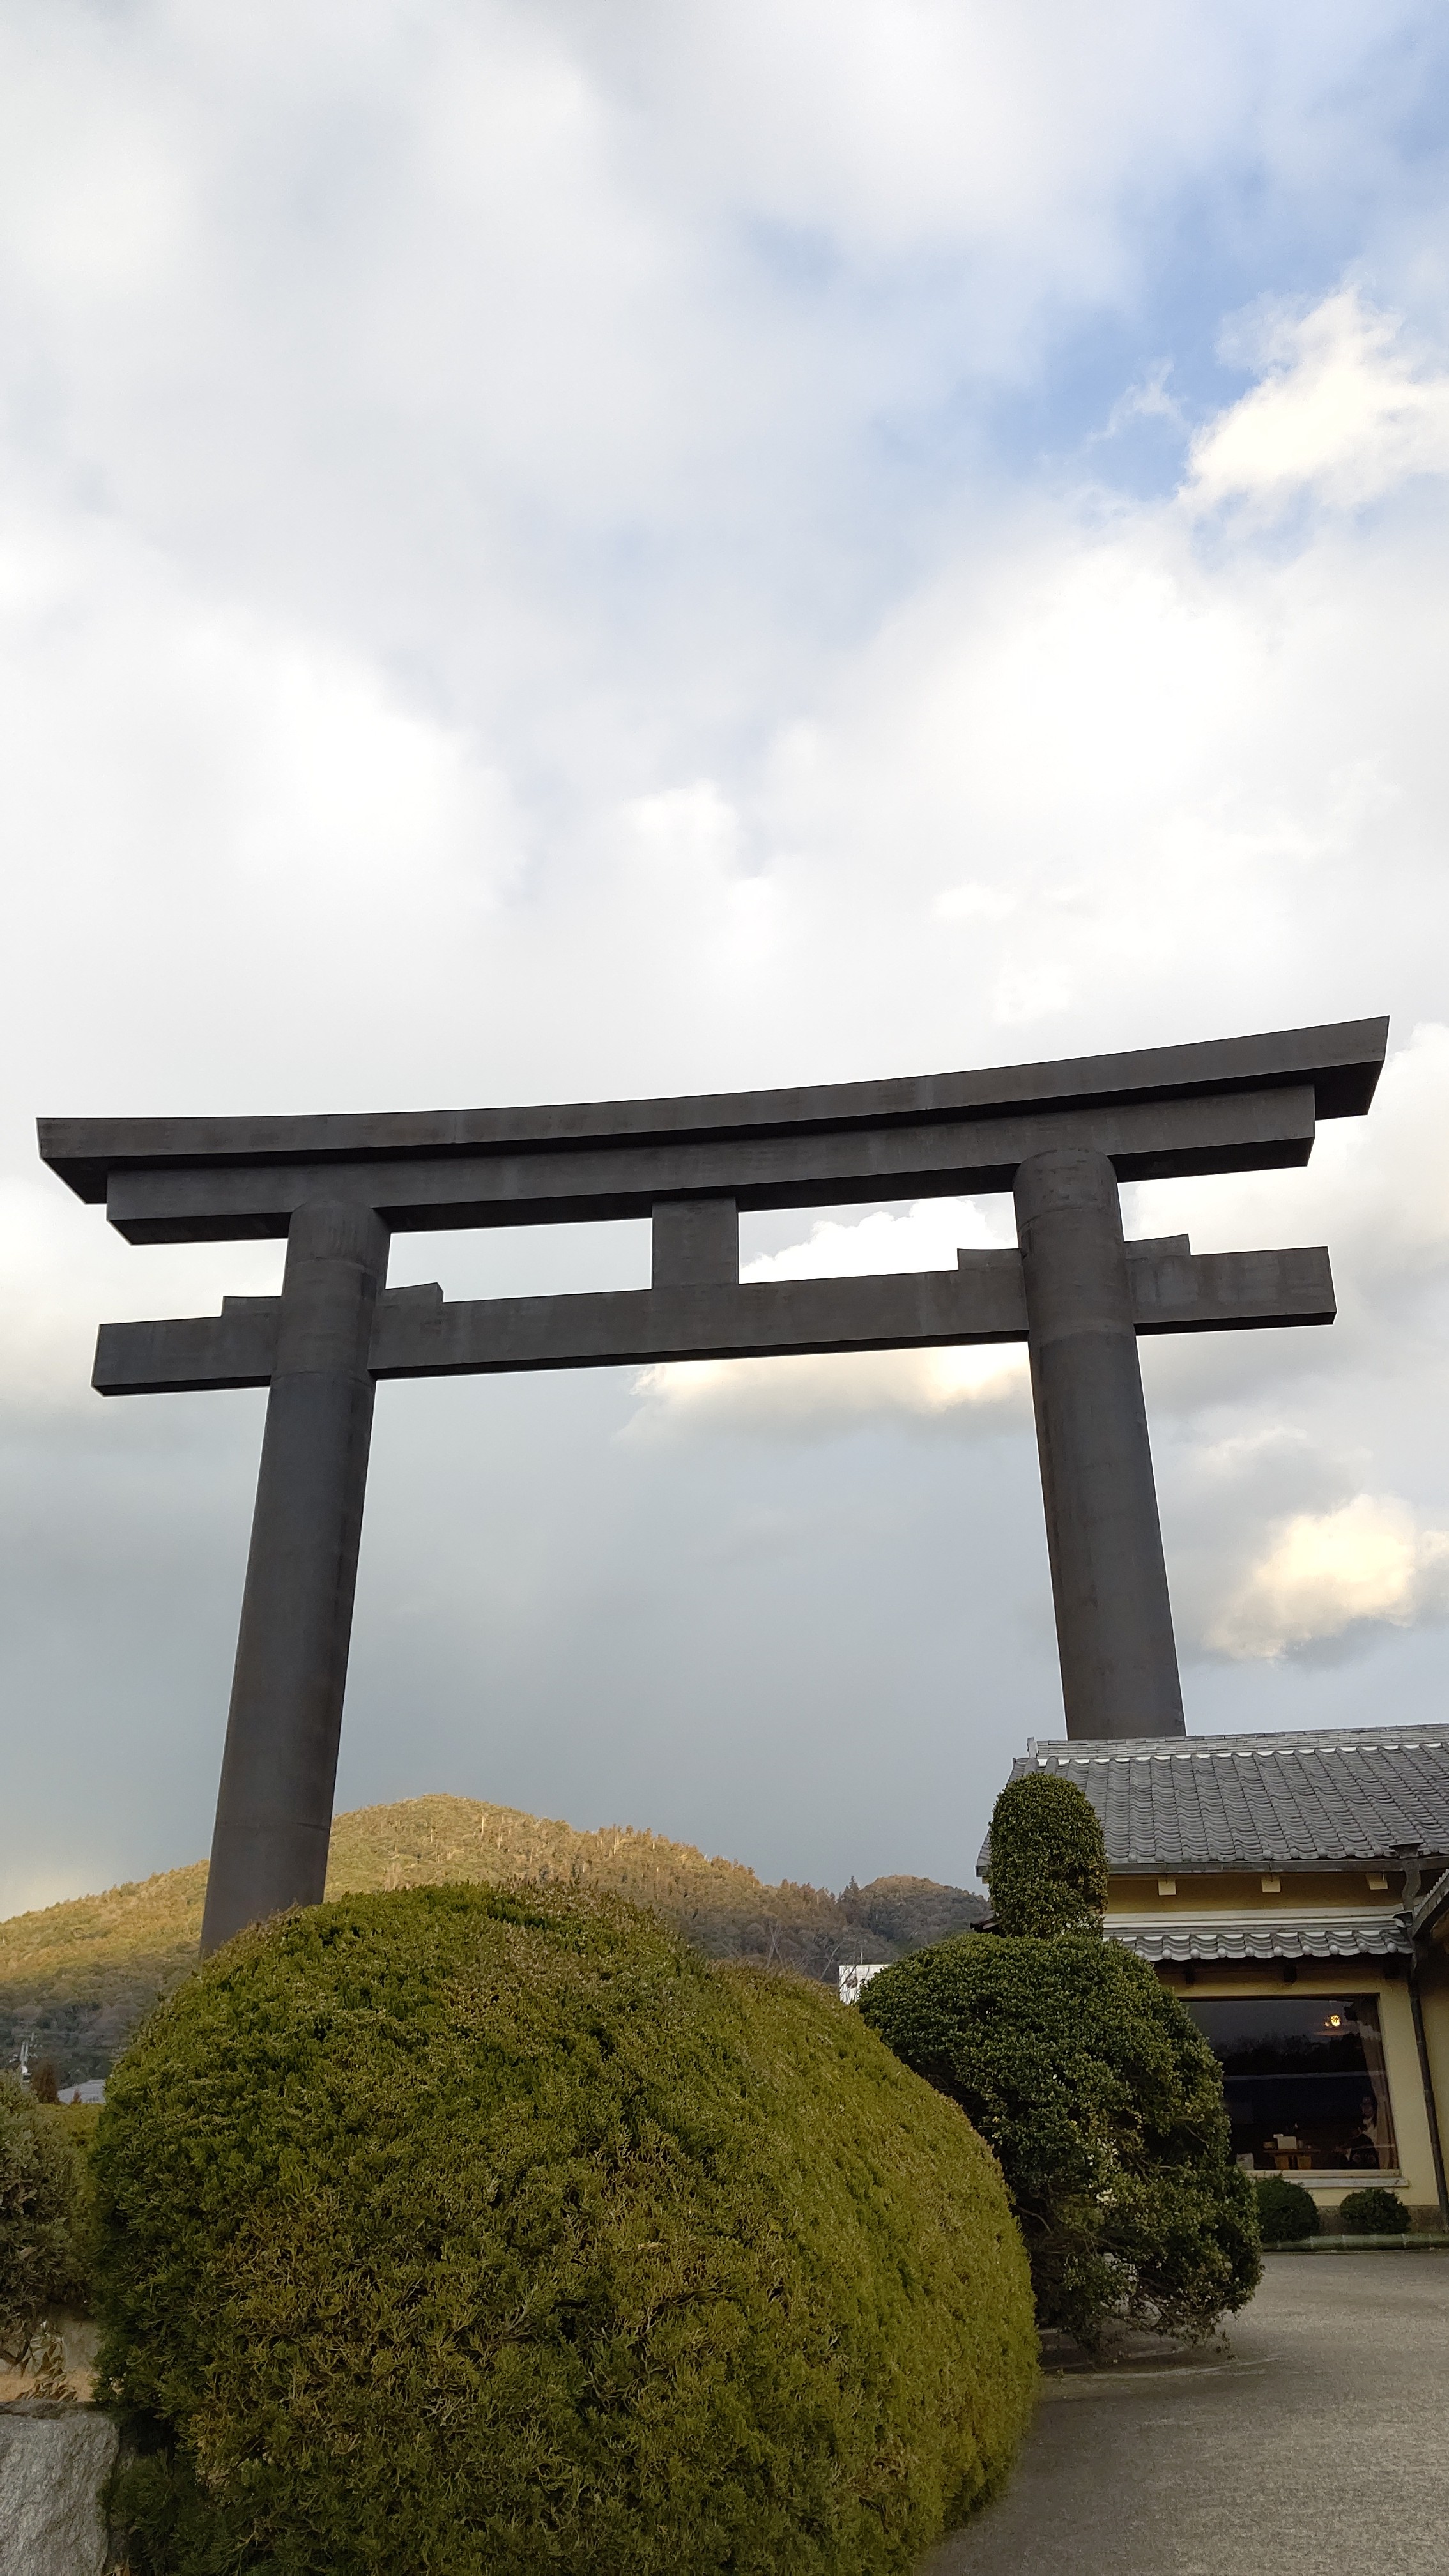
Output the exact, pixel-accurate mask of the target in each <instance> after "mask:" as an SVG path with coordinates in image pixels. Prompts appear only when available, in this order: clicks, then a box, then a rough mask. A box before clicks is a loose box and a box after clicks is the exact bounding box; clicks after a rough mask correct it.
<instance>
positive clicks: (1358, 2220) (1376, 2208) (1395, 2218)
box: [1338, 2182, 1409, 2236]
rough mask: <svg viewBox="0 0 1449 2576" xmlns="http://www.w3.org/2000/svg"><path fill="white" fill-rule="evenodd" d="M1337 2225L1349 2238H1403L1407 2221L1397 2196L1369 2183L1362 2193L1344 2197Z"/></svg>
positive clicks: (1406, 2228) (1354, 2192) (1351, 2192)
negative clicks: (1343, 2229)
mask: <svg viewBox="0 0 1449 2576" xmlns="http://www.w3.org/2000/svg"><path fill="white" fill-rule="evenodd" d="M1338 2215H1339V2221H1340V2224H1341V2225H1342V2226H1343V2227H1344V2228H1345V2229H1346V2231H1347V2233H1348V2234H1349V2235H1350V2236H1406V2235H1407V2234H1408V2229H1409V2221H1408V2217H1407V2214H1406V2212H1405V2209H1404V2204H1403V2202H1402V2201H1401V2200H1400V2198H1399V2196H1398V2193H1397V2192H1394V2191H1385V2190H1384V2188H1383V2185H1382V2184H1381V2183H1376V2182H1375V2183H1370V2184H1369V2186H1368V2188H1367V2190H1365V2191H1350V2192H1346V2193H1345V2194H1344V2200H1343V2206H1342V2208H1341V2209H1340V2210H1339V2213H1338Z"/></svg>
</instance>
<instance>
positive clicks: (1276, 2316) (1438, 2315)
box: [921, 2251, 1449, 2576]
mask: <svg viewBox="0 0 1449 2576" xmlns="http://www.w3.org/2000/svg"><path fill="white" fill-rule="evenodd" d="M1264 2271H1265V2277H1264V2281H1263V2286H1262V2288H1261V2289H1260V2290H1259V2292H1258V2295H1257V2297H1256V2298H1255V2299H1254V2301H1253V2303H1252V2306H1251V2307H1250V2308H1248V2309H1246V2310H1245V2311H1244V2313H1243V2315H1242V2316H1241V2317H1240V2318H1239V2319H1238V2320H1237V2322H1236V2324H1235V2325H1234V2327H1233V2329H1232V2333H1231V2336H1230V2339H1229V2341H1230V2350H1229V2352H1228V2353H1227V2354H1226V2355H1225V2354H1224V2353H1223V2352H1222V2351H1221V2350H1220V2349H1213V2350H1211V2351H1209V2352H1208V2353H1206V2354H1204V2355H1201V2356H1198V2357H1192V2356H1186V2357H1184V2358H1183V2359H1181V2360H1171V2359H1170V2360H1169V2361H1168V2362H1167V2364H1166V2366H1163V2364H1162V2362H1161V2360H1160V2359H1159V2358H1158V2357H1157V2356H1155V2355H1152V2356H1150V2357H1147V2358H1139V2359H1134V2360H1130V2361H1127V2362H1125V2363H1122V2364H1119V2365H1118V2366H1117V2367H1115V2368H1113V2369H1107V2370H1092V2369H1077V2370H1065V2371H1060V2372H1054V2373H1053V2374H1052V2375H1051V2376H1050V2377H1049V2378H1048V2380H1047V2382H1046V2394H1045V2396H1044V2398H1043V2402H1042V2404H1041V2406H1040V2407H1039V2409H1038V2411H1037V2417H1036V2422H1035V2424H1034V2425H1033V2427H1032V2430H1031V2432H1030V2434H1029V2435H1028V2436H1027V2440H1026V2442H1025V2444H1024V2446H1023V2449H1022V2455H1021V2458H1020V2460H1019V2462H1018V2464H1017V2469H1016V2475H1015V2477H1014V2478H1013V2480H1012V2483H1011V2485H1010V2487H1009V2488H1008V2489H1007V2492H1006V2494H1005V2495H1004V2496H1003V2497H1002V2499H1001V2501H1000V2503H999V2504H996V2505H994V2506H992V2508H991V2509H990V2511H989V2512H987V2513H985V2514H983V2515H982V2516H981V2517H980V2519H979V2520H978V2521H976V2522H973V2523H969V2524H967V2526H966V2527H965V2529H964V2530H962V2531H960V2532H958V2533H956V2534H955V2535H954V2536H953V2537H952V2538H951V2539H949V2540H947V2541H945V2542H943V2543H942V2545H941V2547H940V2548H939V2549H936V2550H934V2551H933V2552H932V2554H931V2556H930V2557H929V2558H928V2559H927V2560H926V2561H925V2562H924V2565H923V2567H922V2569H921V2576H1340V2571H1342V2576H1348V2571H1350V2570H1353V2571H1355V2576H1357V2571H1361V2570H1381V2571H1383V2576H1449V2252H1443V2253H1441V2252H1431V2251H1425V2252H1423V2253H1407V2252H1405V2253H1354V2254H1341V2255H1327V2254H1316V2255H1293V2254H1277V2255H1270V2256H1269V2257H1268V2258H1267V2261H1266V2264H1265V2267H1264ZM1138 2349H1139V2352H1140V2351H1141V2350H1142V2347H1138Z"/></svg>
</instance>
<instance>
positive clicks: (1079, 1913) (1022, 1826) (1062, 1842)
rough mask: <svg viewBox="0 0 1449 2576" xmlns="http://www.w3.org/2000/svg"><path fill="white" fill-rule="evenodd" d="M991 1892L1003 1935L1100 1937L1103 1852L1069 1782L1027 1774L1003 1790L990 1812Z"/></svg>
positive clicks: (1091, 1813)
mask: <svg viewBox="0 0 1449 2576" xmlns="http://www.w3.org/2000/svg"><path fill="white" fill-rule="evenodd" d="M990 1885H991V1910H992V1913H993V1914H994V1915H995V1918H996V1921H997V1923H998V1925H999V1926H1000V1928H1001V1930H1002V1931H1003V1932H1011V1933H1018V1934H1025V1935H1028V1936H1033V1937H1036V1938H1038V1939H1041V1940H1050V1939H1051V1937H1052V1935H1053V1934H1054V1933H1057V1932H1086V1933H1096V1934H1098V1935H1100V1933H1101V1929H1102V1909H1103V1907H1104V1906H1105V1904H1106V1902H1107V1851H1106V1845H1105V1844H1104V1842H1103V1840H1102V1828H1101V1825H1100V1823H1099V1822H1098V1819H1097V1813H1096V1810H1095V1808H1094V1807H1093V1806H1092V1803H1091V1801H1090V1799H1088V1798H1086V1797H1084V1795H1083V1793H1082V1791H1081V1790H1080V1789H1079V1788H1078V1787H1077V1785H1076V1783H1075V1781H1073V1780H1059V1779H1057V1778H1056V1777H1055V1776H1054V1774H1053V1773H1051V1772H1049V1771H1028V1772H1027V1773H1026V1774H1025V1776H1024V1777H1023V1778H1022V1779H1020V1780H1010V1781H1008V1782H1007V1785H1006V1787H1005V1788H1004V1789H1003V1790H1002V1792H1001V1795H1000V1797H999V1798H998V1799H997V1801H996V1804H995V1806H994V1807H993V1809H992V1811H991V1872H990Z"/></svg>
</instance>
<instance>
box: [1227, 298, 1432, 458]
mask: <svg viewBox="0 0 1449 2576" xmlns="http://www.w3.org/2000/svg"><path fill="white" fill-rule="evenodd" d="M1256 354H1257V357H1258V361H1259V364H1260V365H1262V367H1263V370H1264V372H1263V375H1262V378H1261V381H1260V382H1259V383H1258V384H1256V385H1255V386H1254V387H1253V389H1252V391H1251V393H1247V394H1244V396H1243V398H1242V401H1241V402H1238V403H1234V404H1233V405H1232V407H1231V409H1230V410H1228V411H1226V412H1222V413H1220V414H1219V415H1218V417H1217V419H1216V420H1214V421H1211V422H1209V423H1208V425H1207V427H1206V428H1204V429H1202V430H1200V431H1199V432H1198V434H1197V436H1196V437H1195V438H1194V440H1193V442H1192V449H1191V455H1190V460H1189V471H1188V479H1187V486H1186V492H1187V497H1188V498H1189V500H1190V501H1191V502H1192V503H1193V504H1195V505H1196V506H1197V507H1199V508H1212V507H1214V506H1216V505H1217V504H1218V503H1220V502H1224V501H1235V500H1243V501H1258V502H1264V503H1272V502H1283V501H1285V500H1291V499H1293V498H1294V497H1295V496H1296V495H1297V494H1299V493H1301V492H1306V491H1311V492H1313V493H1315V494H1316V495H1317V496H1318V497H1319V498H1320V499H1322V500H1324V501H1327V502H1330V503H1332V504H1335V505H1336V506H1338V507H1339V508H1345V509H1353V508H1356V507H1358V506H1359V505H1360V504H1362V503H1364V502H1366V501H1373V500H1377V499H1379V498H1380V496H1381V495H1382V494H1384V493H1385V492H1389V491H1392V490H1393V489H1394V488H1395V487H1396V486H1397V485H1398V484H1400V483H1403V482H1405V481H1407V480H1408V479H1409V478H1410V477H1411V476H1414V475H1418V474H1445V473H1449V371H1446V370H1445V369H1444V368H1443V367H1442V366H1437V365H1436V364H1435V358H1434V354H1433V353H1432V352H1426V351H1424V350H1422V349H1417V348H1415V347H1414V346H1413V344H1412V343H1411V342H1410V341H1409V340H1408V339H1407V337H1406V335H1405V331H1404V325H1403V320H1402V317H1401V316H1400V315H1398V314H1394V313H1386V312H1382V311H1379V310H1377V309H1376V308H1375V307H1374V306H1373V305H1371V304H1370V303H1368V302H1367V300H1366V299H1365V297H1364V295H1363V294H1362V292H1361V291H1360V289H1359V288H1357V287H1356V286H1353V285H1348V286H1343V287H1340V288H1339V289H1338V291H1337V293H1336V294H1333V295H1329V296H1326V297H1325V298H1324V300H1323V301H1322V303H1320V304H1316V305H1315V306H1314V307H1313V308H1312V310H1311V311H1310V312H1308V313H1305V314H1302V315H1301V316H1298V317H1295V318H1286V317H1280V318H1279V319H1277V320H1275V321H1273V322H1272V323H1271V324H1270V325H1269V326H1268V328H1267V329H1266V330H1265V331H1264V332H1263V333H1262V334H1261V335H1260V338H1259V342H1258V348H1257V352H1256Z"/></svg>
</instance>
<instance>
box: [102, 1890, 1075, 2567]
mask: <svg viewBox="0 0 1449 2576" xmlns="http://www.w3.org/2000/svg"><path fill="white" fill-rule="evenodd" d="M95 2161H96V2166H97V2173H98V2188H99V2196H100V2203H101V2225H102V2238H101V2255H100V2285H99V2305H100V2312H101V2315H102V2320H103V2337H102V2348H101V2372H102V2376H103V2381H104V2382H105V2384H106V2386H107V2390H108V2393H109V2396H110V2397H111V2399H112V2401H113V2402H116V2403H118V2404H119V2405H120V2407H121V2408H122V2409H123V2410H124V2414H125V2417H126V2418H127V2419H128V2423H129V2430H130V2432H131V2435H132V2437H133V2438H134V2439H135V2440H136V2441H137V2442H138V2444H139V2445H140V2446H141V2449H142V2456H140V2457H139V2458H138V2459H137V2460H136V2461H135V2462H134V2464H133V2465H132V2466H131V2467H130V2468H129V2469H128V2470H127V2471H126V2472H124V2473H123V2476H122V2478H121V2480H120V2481H119V2488H118V2503H119V2509H120V2513H121V2516H122V2519H123V2521H124V2523H125V2525H126V2527H127V2528H128V2530H129V2532H130V2535H131V2555H132V2562H133V2564H137V2565H140V2566H143V2567H145V2568H147V2569H150V2570H157V2571H160V2570H164V2571H168V2576H216V2571H221V2570H226V2571H231V2570H241V2569H244V2570H245V2571H246V2576H377V2571H378V2570H379V2569H384V2568H393V2567H398V2566H402V2565H407V2566H409V2567H417V2568H420V2569H422V2568H426V2569H427V2571H428V2576H541V2571H544V2570H547V2569H554V2570H558V2571H578V2576H584V2571H586V2570H587V2571H588V2576H704V2571H724V2570H726V2569H727V2570H729V2571H731V2576H766V2571H770V2572H771V2576H774V2571H777V2570H780V2569H784V2568H788V2569H789V2570H790V2571H791V2576H875V2571H886V2570H897V2569H900V2570H904V2569H906V2568H908V2567H909V2566H911V2565H912V2564H913V2563H914V2560H915V2558H916V2556H917V2555H918V2554H919V2552H920V2550H921V2549H922V2548H923V2547H924V2546H925V2545H927V2544H928V2543H929V2542H930V2540H931V2539H932V2538H933V2537H934V2535H935V2534H936V2533H937V2532H938V2531H939V2530H940V2528H941V2527H942V2526H943V2524H944V2523H946V2522H947V2521H949V2520H952V2519H954V2518H956V2517H957V2516H959V2515H960V2514H961V2513H963V2512H965V2511H966V2510H968V2509H969V2508H970V2507H971V2506H973V2505H974V2504H976V2503H978V2502H980V2501H981V2500H982V2499H984V2498H985V2497H986V2496H987V2495H989V2494H990V2493H991V2492H992V2491H993V2490H994V2488H995V2487H996V2486H997V2485H998V2484H999V2482H1000V2480H1001V2478H1002V2477H1003V2475H1004V2473H1005V2470H1006V2468H1007V2465H1008V2462H1009V2460H1010V2458H1011V2454H1012V2450H1013V2447H1014V2445H1015V2442H1016V2439H1017V2437H1018V2435H1019V2433H1020V2431H1021V2429H1022V2425H1023V2421H1024V2418H1025V2416H1026V2413H1027V2411H1028V2409H1029V2405H1030V2401H1031V2395H1032V2389H1033V2384H1034V2373H1035V2338H1034V2335H1033V2331H1032V2324H1031V2308H1030V2294H1029V2284H1028V2279H1027V2271H1026V2265H1025V2261H1024V2258H1023V2255H1022V2251H1021V2245H1020V2240H1019V2238H1018V2236H1017V2233H1016V2230H1015V2227H1014V2226H1013V2224H1012V2221H1011V2217H1010V2211H1009V2207H1008V2203H1007V2198H1006V2194H1005V2191H1004V2189H1003V2186H1002V2182H1001V2177H1000V2174H999V2172H998V2170H997V2168H996V2166H995V2164H994V2162H993V2160H992V2158H991V2156H990V2155H989V2153H988V2152H987V2150H986V2148H985V2147H984V2146H983V2145H982V2143H981V2141H980V2139H979V2138H977V2137H976V2136H975V2135H974V2134H973V2132H972V2131H971V2129H970V2128H969V2127H968V2125H967V2123H966V2122H965V2121H964V2120H963V2119H961V2117H960V2116H959V2114H958V2113H957V2112H956V2111H955V2110H954V2109H952V2108H950V2107H949V2106H948V2105H947V2104H945V2103H943V2102H940V2101H938V2100H936V2099H935V2098H933V2096H932V2095H931V2093H930V2092H929V2091H928V2089H927V2088H926V2087H925V2086H924V2085H920V2084H918V2083H917V2082H916V2080H915V2078H914V2077H913V2076H910V2075H908V2074H907V2072H906V2071H905V2069H904V2068H903V2067H901V2066H899V2065H898V2064H897V2063H896V2061H895V2060H894V2059H893V2058H892V2057H891V2056H890V2055H889V2054H888V2052H887V2051H886V2050H885V2049H883V2048H882V2047H881V2046H880V2045H879V2043H878V2042H877V2041H876V2039H875V2038H874V2037H873V2036H872V2034H871V2033H870V2032H869V2031H868V2030H867V2029H866V2028H865V2027H864V2025H863V2023H862V2022H861V2021H860V2019H859V2017H858V2016H857V2015H855V2014H848V2013H843V2012H842V2011H841V2009H840V2007H839V2005H838V2003H836V2002H835V2001H834V2000H833V1999H832V1998H831V1997H830V1996H828V1995H827V1994H825V1993H823V1992H822V1991H821V1990H820V1989H819V1988H818V1987H812V1986H807V1985H805V1984H804V1983H798V1982H796V1981H794V1980H792V1979H785V1978H779V1977H771V1976H768V1975H766V1974H764V1973H763V1972H761V1971H759V1970H752V1969H749V1968H743V1967H716V1966H712V1965H711V1964H710V1963H709V1962H708V1961H706V1960H704V1959H702V1958H701V1957H699V1956H698V1954H697V1953H695V1952H693V1951H692V1950H690V1949H688V1948H687V1947H686V1946H685V1945H684V1944H683V1943H682V1942H681V1941H680V1940H679V1939H678V1938H676V1937H675V1936H674V1935H673V1934H672V1933H670V1932H669V1931H667V1930H666V1929H665V1928H664V1927H663V1926H662V1925H661V1924H660V1923H659V1922H658V1921H657V1920H656V1919H655V1918H653V1917H651V1916H649V1915H646V1914H641V1913H639V1912H637V1911H635V1909H633V1908H632V1907H630V1906H627V1905H625V1904H623V1903H622V1902H620V1901H619V1900H617V1899H610V1898H589V1897H586V1896H582V1895H578V1894H572V1893H568V1892H565V1891H555V1890H554V1889H552V1888H546V1889H545V1888H515V1889H511V1890H501V1889H495V1888H488V1887H479V1886H476V1885H475V1886H466V1887H465V1886H446V1887H431V1888H418V1889H411V1890H407V1891H404V1892H401V1893H398V1894H392V1895H373V1896H362V1897H352V1898H347V1899H344V1900H342V1901H341V1902H339V1903H335V1904H331V1905H323V1906H318V1907H315V1908H313V1909H311V1910H310V1911H308V1912H306V1913H302V1914H298V1915H294V1916H292V1917H290V1918H288V1919H286V1920H284V1921H283V1922H281V1923H280V1924H276V1925H272V1926H270V1927H267V1928H265V1929H263V1930H260V1931H256V1932H252V1933H246V1934H243V1935H242V1936H241V1937H240V1938H239V1939H237V1940H236V1941H234V1942H232V1943H231V1944H230V1945H229V1946H228V1947H227V1948H226V1949H225V1950H223V1951H221V1952H220V1953H219V1954H218V1955H217V1956H216V1957H215V1958H214V1959H212V1960H211V1961H209V1962H208V1963H207V1965H206V1966H205V1967H203V1968H202V1969H201V1970H200V1971H199V1972H198V1973H197V1974H195V1975H194V1976H193V1977H192V1978H191V1980H190V1981H189V1982H188V1983H187V1985H185V1986H184V1987H183V1988H181V1989H180V1990H179V1992H178V1993H177V1994H176V1995H174V1996H173V1997H172V1998H171V1999H170V2000H169V2001H168V2002H166V2003H165V2004H163V2005H162V2006H161V2007H160V2008H159V2009H158V2010H157V2011H156V2012H155V2013H154V2014H153V2015H152V2017H151V2018H150V2020H149V2021H148V2022H147V2024H146V2025H145V2027H144V2028H143V2030H142V2031H141V2033H140V2034H139V2035H138V2037H137V2038H136V2040H135V2041H134V2042H133V2043H132V2045H131V2047H130V2049H129V2050H128V2051H127V2053H126V2055H125V2057H124V2058H123V2059H122V2060H121V2062H120V2065H119V2066H118V2068H117V2070H116V2073H115V2075H114V2077H113V2079H112V2082H111V2085H110V2088H109V2093H108V2098H107V2103H106V2108H105V2111H104V2113H103V2114H102V2119H101V2124H100V2131H99V2136H98V2141H97V2146H96V2151H95Z"/></svg>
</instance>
